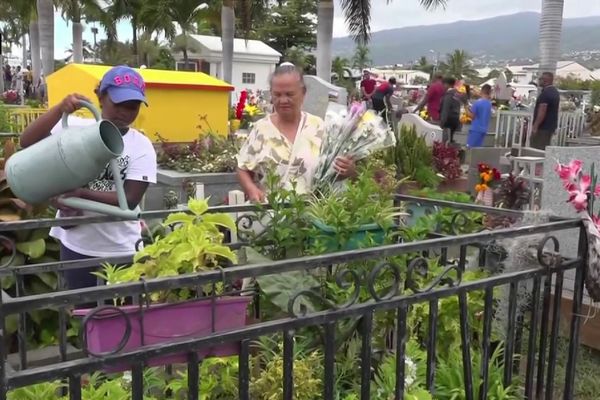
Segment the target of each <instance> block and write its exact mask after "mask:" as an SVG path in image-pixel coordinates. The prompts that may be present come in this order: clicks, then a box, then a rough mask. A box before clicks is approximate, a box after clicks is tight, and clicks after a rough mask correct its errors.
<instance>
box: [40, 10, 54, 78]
mask: <svg viewBox="0 0 600 400" xmlns="http://www.w3.org/2000/svg"><path fill="white" fill-rule="evenodd" d="M37 15H38V29H39V33H40V50H41V54H42V69H43V71H44V76H45V77H47V76H48V75H50V74H51V73H52V72H54V4H53V3H52V0H37Z"/></svg>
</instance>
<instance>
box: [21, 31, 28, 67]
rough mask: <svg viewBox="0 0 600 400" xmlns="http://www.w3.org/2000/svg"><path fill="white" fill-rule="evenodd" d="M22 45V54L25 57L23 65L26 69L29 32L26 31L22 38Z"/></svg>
mask: <svg viewBox="0 0 600 400" xmlns="http://www.w3.org/2000/svg"><path fill="white" fill-rule="evenodd" d="M21 42H22V46H21V55H22V57H23V59H22V60H21V67H22V68H23V69H25V67H27V34H26V33H24V34H23V37H22V38H21Z"/></svg>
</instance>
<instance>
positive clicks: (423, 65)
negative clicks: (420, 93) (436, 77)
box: [415, 56, 434, 76]
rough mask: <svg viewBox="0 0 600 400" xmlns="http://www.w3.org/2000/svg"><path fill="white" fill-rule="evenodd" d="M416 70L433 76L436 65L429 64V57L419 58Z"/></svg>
mask: <svg viewBox="0 0 600 400" xmlns="http://www.w3.org/2000/svg"><path fill="white" fill-rule="evenodd" d="M415 69H416V70H417V71H423V72H425V73H428V74H429V75H430V76H431V75H432V74H433V69H434V65H433V64H430V63H429V60H427V57H425V56H421V58H419V61H418V62H417V65H415Z"/></svg>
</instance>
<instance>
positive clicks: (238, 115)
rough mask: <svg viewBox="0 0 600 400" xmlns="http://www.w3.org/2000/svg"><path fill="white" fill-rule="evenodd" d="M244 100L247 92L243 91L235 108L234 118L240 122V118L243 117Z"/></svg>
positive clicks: (246, 98)
mask: <svg viewBox="0 0 600 400" xmlns="http://www.w3.org/2000/svg"><path fill="white" fill-rule="evenodd" d="M246 100H248V92H247V91H245V90H242V92H241V93H240V100H239V101H238V103H237V106H236V107H235V118H236V119H239V120H240V121H241V120H242V117H243V116H244V108H245V107H246Z"/></svg>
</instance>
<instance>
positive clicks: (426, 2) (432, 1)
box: [388, 0, 448, 10]
mask: <svg viewBox="0 0 600 400" xmlns="http://www.w3.org/2000/svg"><path fill="white" fill-rule="evenodd" d="M388 2H389V1H388ZM420 3H421V6H422V7H423V8H425V9H426V10H434V9H436V8H438V7H441V8H446V5H447V4H448V1H447V0H420Z"/></svg>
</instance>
